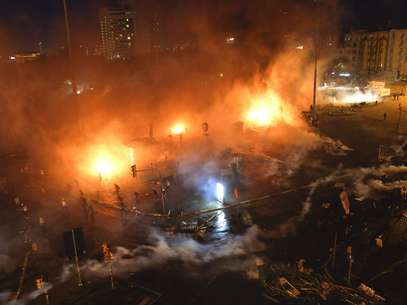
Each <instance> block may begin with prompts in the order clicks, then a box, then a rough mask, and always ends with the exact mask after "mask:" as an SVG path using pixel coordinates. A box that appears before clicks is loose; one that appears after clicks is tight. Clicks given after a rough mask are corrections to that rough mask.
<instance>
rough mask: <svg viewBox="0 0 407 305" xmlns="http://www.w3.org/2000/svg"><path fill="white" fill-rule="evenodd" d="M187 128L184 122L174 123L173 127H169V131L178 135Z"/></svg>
mask: <svg viewBox="0 0 407 305" xmlns="http://www.w3.org/2000/svg"><path fill="white" fill-rule="evenodd" d="M186 130H187V128H186V127H185V124H184V123H176V124H175V125H174V126H173V127H171V128H170V133H171V134H172V135H179V134H183V133H185V132H186Z"/></svg>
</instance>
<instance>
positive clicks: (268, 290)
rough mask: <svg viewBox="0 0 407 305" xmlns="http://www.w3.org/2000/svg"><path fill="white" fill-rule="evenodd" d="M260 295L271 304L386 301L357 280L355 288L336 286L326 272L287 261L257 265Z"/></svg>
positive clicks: (369, 303)
mask: <svg viewBox="0 0 407 305" xmlns="http://www.w3.org/2000/svg"><path fill="white" fill-rule="evenodd" d="M259 280H260V281H261V284H262V285H263V287H264V297H265V298H266V299H268V300H270V302H272V303H274V304H312V305H315V304H320V303H323V304H354V305H376V304H383V303H384V302H385V301H386V300H385V298H383V297H382V296H380V295H378V294H377V293H376V292H375V291H374V290H373V289H372V288H370V287H368V286H367V285H365V284H363V283H360V284H359V285H358V286H357V287H356V288H353V287H348V286H344V285H340V284H338V283H336V282H335V281H334V279H333V278H332V276H331V275H330V274H329V273H328V271H321V272H317V271H314V270H312V269H307V268H304V266H303V264H302V263H301V262H300V263H297V266H296V267H293V266H291V265H288V264H273V265H270V266H267V267H266V266H262V267H261V268H259Z"/></svg>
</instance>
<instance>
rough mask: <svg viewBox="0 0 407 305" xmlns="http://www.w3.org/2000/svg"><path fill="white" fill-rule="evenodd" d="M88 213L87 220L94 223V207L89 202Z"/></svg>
mask: <svg viewBox="0 0 407 305" xmlns="http://www.w3.org/2000/svg"><path fill="white" fill-rule="evenodd" d="M88 214H89V220H90V223H91V225H94V224H95V209H94V208H93V205H92V204H89V206H88Z"/></svg>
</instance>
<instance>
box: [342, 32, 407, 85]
mask: <svg viewBox="0 0 407 305" xmlns="http://www.w3.org/2000/svg"><path fill="white" fill-rule="evenodd" d="M341 52H342V54H344V55H345V56H346V57H347V58H348V59H349V60H350V62H351V63H352V65H353V66H354V67H355V69H356V70H357V71H359V72H360V74H361V75H362V76H367V77H381V78H385V79H388V80H400V79H407V29H392V30H387V31H377V32H368V31H353V32H351V33H349V34H347V35H346V36H345V42H344V48H343V49H342V51H341Z"/></svg>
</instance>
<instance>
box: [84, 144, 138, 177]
mask: <svg viewBox="0 0 407 305" xmlns="http://www.w3.org/2000/svg"><path fill="white" fill-rule="evenodd" d="M130 152H131V155H130ZM83 156H84V159H82V161H81V163H80V164H79V166H80V169H81V171H82V172H83V173H85V174H88V175H90V176H99V177H101V178H102V179H113V178H119V177H122V176H124V175H125V174H126V173H127V172H128V171H129V170H128V169H129V166H130V165H129V164H130V163H131V162H134V151H133V149H130V148H128V147H126V146H124V145H112V146H107V145H95V146H91V147H90V148H88V149H86V150H85V151H84V152H83Z"/></svg>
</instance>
